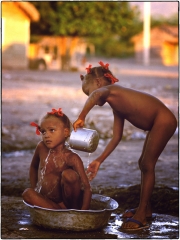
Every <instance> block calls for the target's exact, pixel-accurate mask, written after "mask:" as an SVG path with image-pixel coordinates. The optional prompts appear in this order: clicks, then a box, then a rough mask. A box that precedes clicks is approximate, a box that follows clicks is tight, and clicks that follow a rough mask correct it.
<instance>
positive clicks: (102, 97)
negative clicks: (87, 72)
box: [73, 87, 109, 131]
mask: <svg viewBox="0 0 180 240" xmlns="http://www.w3.org/2000/svg"><path fill="white" fill-rule="evenodd" d="M108 95H109V90H108V89H107V88H104V87H102V88H99V89H97V90H95V91H93V92H92V93H91V94H90V96H89V97H88V99H87V101H86V103H85V105H84V107H83V109H82V111H81V113H80V114H79V117H78V119H77V120H76V121H75V122H74V123H73V128H74V130H75V131H76V129H77V127H83V125H84V121H85V118H86V115H87V114H88V112H89V111H90V110H91V109H92V108H93V107H94V106H95V105H97V104H98V103H99V102H101V101H103V102H104V103H105V102H106V99H107V97H108Z"/></svg>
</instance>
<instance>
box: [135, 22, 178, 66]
mask: <svg viewBox="0 0 180 240" xmlns="http://www.w3.org/2000/svg"><path fill="white" fill-rule="evenodd" d="M131 40H132V42H133V43H134V48H135V58H136V61H137V62H142V61H143V33H140V34H138V35H135V36H134V37H133V38H132V39H131ZM178 42H179V38H178V27H176V26H169V25H164V26H159V27H154V28H152V29H151V33H150V63H161V64H163V65H166V66H176V65H178Z"/></svg>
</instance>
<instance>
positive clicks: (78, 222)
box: [23, 194, 118, 231]
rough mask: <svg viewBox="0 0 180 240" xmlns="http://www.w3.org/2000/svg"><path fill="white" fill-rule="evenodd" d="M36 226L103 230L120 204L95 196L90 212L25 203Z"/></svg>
mask: <svg viewBox="0 0 180 240" xmlns="http://www.w3.org/2000/svg"><path fill="white" fill-rule="evenodd" d="M23 202H24V204H26V206H27V207H28V208H29V211H30V215H31V219H32V221H33V223H34V224H36V225H38V226H42V227H45V228H51V229H61V230H71V231H87V230H95V229H98V228H102V227H104V226H106V225H107V224H108V220H109V218H110V216H111V213H112V212H113V211H114V210H115V209H117V208H118V203H117V202H116V201H115V200H114V199H112V198H110V197H106V196H103V195H99V194H93V195H92V200H91V205H90V210H76V209H58V210H57V209H47V208H42V207H38V206H32V205H30V204H28V203H26V202H25V201H23Z"/></svg>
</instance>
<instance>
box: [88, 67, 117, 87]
mask: <svg viewBox="0 0 180 240" xmlns="http://www.w3.org/2000/svg"><path fill="white" fill-rule="evenodd" d="M106 73H109V74H111V75H112V76H114V75H113V74H112V72H111V71H110V70H109V69H106V68H103V67H101V66H99V67H93V68H91V69H90V72H89V73H88V74H87V75H86V79H87V80H88V81H89V80H91V79H94V78H98V77H103V78H104V79H105V80H106V81H108V82H109V83H111V79H110V78H109V77H106V76H104V74H106Z"/></svg>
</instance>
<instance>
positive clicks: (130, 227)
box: [121, 218, 149, 231]
mask: <svg viewBox="0 0 180 240" xmlns="http://www.w3.org/2000/svg"><path fill="white" fill-rule="evenodd" d="M145 228H149V225H148V224H147V223H142V222H140V221H139V220H136V219H134V218H127V220H126V222H124V223H123V224H122V225H121V230H125V231H137V230H142V229H145Z"/></svg>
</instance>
